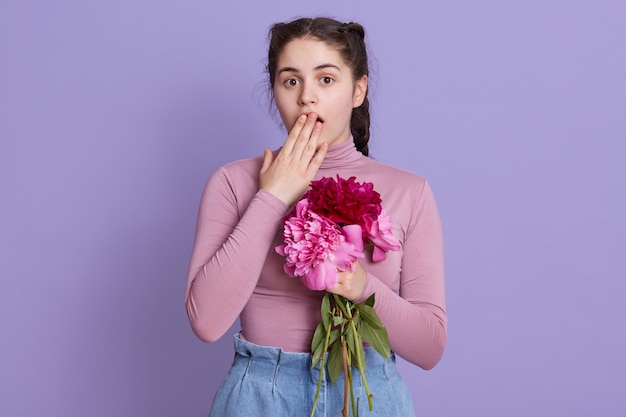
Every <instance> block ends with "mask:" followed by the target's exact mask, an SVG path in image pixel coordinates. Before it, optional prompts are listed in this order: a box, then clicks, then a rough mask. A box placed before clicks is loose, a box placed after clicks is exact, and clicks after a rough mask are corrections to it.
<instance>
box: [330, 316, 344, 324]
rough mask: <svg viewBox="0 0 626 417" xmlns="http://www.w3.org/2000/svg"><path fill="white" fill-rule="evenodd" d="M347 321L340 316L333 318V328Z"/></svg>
mask: <svg viewBox="0 0 626 417" xmlns="http://www.w3.org/2000/svg"><path fill="white" fill-rule="evenodd" d="M347 322H348V320H346V319H344V318H343V317H340V316H334V317H333V325H335V326H339V325H341V324H344V323H347Z"/></svg>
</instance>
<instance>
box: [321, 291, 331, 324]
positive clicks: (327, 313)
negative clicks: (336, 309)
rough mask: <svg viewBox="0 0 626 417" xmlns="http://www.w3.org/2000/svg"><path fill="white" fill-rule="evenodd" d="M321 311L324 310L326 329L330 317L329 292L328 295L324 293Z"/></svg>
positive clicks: (323, 316) (323, 318)
mask: <svg viewBox="0 0 626 417" xmlns="http://www.w3.org/2000/svg"><path fill="white" fill-rule="evenodd" d="M321 312H322V323H323V324H324V328H325V329H326V328H327V325H328V320H329V317H330V299H329V297H328V293H326V295H324V298H322V308H321Z"/></svg>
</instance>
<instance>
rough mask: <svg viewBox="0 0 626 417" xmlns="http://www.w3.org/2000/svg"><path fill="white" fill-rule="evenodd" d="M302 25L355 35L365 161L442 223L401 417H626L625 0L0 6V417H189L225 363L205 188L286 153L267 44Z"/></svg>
mask: <svg viewBox="0 0 626 417" xmlns="http://www.w3.org/2000/svg"><path fill="white" fill-rule="evenodd" d="M335 3H336V4H335ZM319 13H322V14H327V13H328V14H331V15H334V16H337V17H340V18H342V19H345V20H350V19H354V20H357V21H360V22H361V23H363V24H364V25H365V26H366V28H367V29H368V37H369V43H370V47H371V49H372V52H373V59H374V66H373V69H374V73H373V83H372V101H373V115H374V124H373V136H374V138H373V142H372V149H373V155H374V156H375V157H376V158H377V159H379V160H382V161H385V162H388V163H391V164H395V165H398V166H402V167H405V168H408V169H411V170H413V171H416V172H419V173H421V174H422V175H424V176H425V177H426V178H428V179H429V181H430V182H431V184H432V186H433V188H434V190H435V193H436V196H437V198H438V202H439V206H440V211H441V214H442V217H443V222H444V228H445V236H446V248H447V285H448V303H449V315H450V328H449V332H450V341H449V345H448V349H447V351H446V354H445V356H444V358H443V360H442V362H441V363H440V364H439V365H438V367H437V368H435V369H434V370H432V371H430V372H423V371H421V370H418V369H417V368H415V367H412V366H409V365H408V364H406V363H401V364H400V366H401V370H402V372H403V374H404V375H405V376H406V378H407V380H408V381H409V384H410V385H411V389H412V391H413V393H414V397H415V404H416V409H417V411H418V415H421V416H446V417H453V416H477V417H501V416H508V417H517V416H519V417H522V416H524V417H526V416H530V415H532V416H569V417H572V416H605V417H609V416H624V415H626V399H625V398H626V397H625V396H624V392H626V359H625V356H624V352H626V332H625V325H624V319H625V318H626V302H625V301H626V300H625V296H624V294H625V292H626V283H625V281H626V280H625V278H626V274H625V268H624V260H623V259H624V258H623V256H624V255H623V253H624V249H625V248H626V214H625V213H626V168H625V167H624V166H625V164H624V160H625V157H626V145H625V142H626V81H625V80H626V78H625V76H624V74H626V49H624V42H625V40H626V25H625V24H624V16H625V15H626V6H625V5H624V2H622V1H618V0H616V1H607V0H604V1H602V0H597V1H594V2H592V1H588V2H584V1H566V0H560V1H556V0H543V1H508V2H504V1H496V0H492V1H487V0H479V1H473V2H461V1H459V2H435V1H417V2H408V1H407V2H406V3H404V2H397V3H396V2H393V1H383V2H371V4H368V3H364V2H363V1H343V2H337V1H335V0H332V1H331V0H328V1H327V0H324V1H318V2H315V5H310V6H303V5H294V2H291V1H286V0H285V1H280V0H270V1H266V2H249V4H248V5H246V6H243V5H241V4H240V3H239V2H215V1H206V0H205V1H190V0H183V1H164V0H157V1H148V0H132V1H128V0H110V1H107V2H85V1H82V0H81V1H79V0H73V1H72V0H58V1H55V2H48V1H32V0H31V1H28V0H19V1H18V0H2V1H1V2H0V198H1V205H0V210H1V216H0V278H1V281H0V415H1V416H11V417H21V416H35V415H49V416H64V417H73V416H94V417H100V416H148V415H150V416H203V415H206V413H207V410H208V407H209V404H210V400H211V398H212V395H213V392H214V390H215V388H216V386H217V384H218V381H219V380H220V378H221V377H222V375H223V374H224V372H225V370H226V369H227V367H228V365H229V363H230V360H231V357H232V353H231V352H232V348H231V338H230V336H227V337H225V338H223V339H222V340H221V341H220V342H218V343H216V344H214V345H207V344H204V343H202V342H200V341H199V340H198V339H196V338H195V336H194V335H193V334H192V332H191V331H190V329H189V326H188V323H187V319H186V316H185V312H184V308H183V292H184V285H185V276H186V268H187V261H188V257H189V254H190V250H191V244H192V239H193V232H194V226H195V216H196V210H197V204H198V201H199V197H200V192H201V189H202V187H203V185H204V182H205V180H206V178H207V177H208V175H209V174H210V173H211V172H212V171H213V170H214V169H215V168H217V167H218V166H219V165H221V164H223V163H225V162H227V161H229V160H232V159H235V158H242V157H248V156H252V155H257V154H259V153H260V152H261V151H262V148H263V147H264V146H271V147H276V146H279V145H280V144H281V143H282V140H283V137H284V133H283V132H282V131H281V130H280V129H279V128H278V126H277V124H276V123H275V122H274V121H273V120H272V119H271V118H269V117H267V115H266V110H265V109H266V106H265V100H264V94H263V91H264V90H263V80H264V77H263V60H264V55H265V47H266V43H265V35H266V31H267V29H268V27H269V25H270V24H271V23H273V22H274V21H279V20H286V19H291V18H293V17H298V16H302V15H314V14H319ZM235 330H236V329H235V328H234V329H233V332H234V331H235Z"/></svg>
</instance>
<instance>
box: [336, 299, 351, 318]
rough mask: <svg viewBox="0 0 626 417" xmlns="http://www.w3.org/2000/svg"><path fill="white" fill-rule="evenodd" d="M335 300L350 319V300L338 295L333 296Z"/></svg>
mask: <svg viewBox="0 0 626 417" xmlns="http://www.w3.org/2000/svg"><path fill="white" fill-rule="evenodd" d="M333 298H334V300H335V305H336V306H337V307H339V308H340V309H341V311H342V312H343V314H344V315H345V316H346V317H348V310H346V303H347V302H348V300H346V299H345V298H343V297H341V296H339V295H337V294H333Z"/></svg>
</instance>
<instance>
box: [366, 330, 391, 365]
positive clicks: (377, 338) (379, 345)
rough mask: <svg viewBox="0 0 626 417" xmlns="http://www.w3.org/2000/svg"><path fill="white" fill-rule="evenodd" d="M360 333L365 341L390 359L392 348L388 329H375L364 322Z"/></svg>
mask: <svg viewBox="0 0 626 417" xmlns="http://www.w3.org/2000/svg"><path fill="white" fill-rule="evenodd" d="M359 331H360V333H361V336H362V337H363V339H365V340H367V342H368V343H369V344H370V345H371V346H372V347H373V348H374V349H376V351H377V352H378V353H380V354H381V355H382V356H383V357H385V358H386V359H389V357H390V355H391V347H390V346H389V337H388V336H387V329H385V328H384V327H383V328H381V329H374V328H372V327H371V326H370V325H369V323H368V322H366V321H363V323H361V328H360V329H359Z"/></svg>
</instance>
